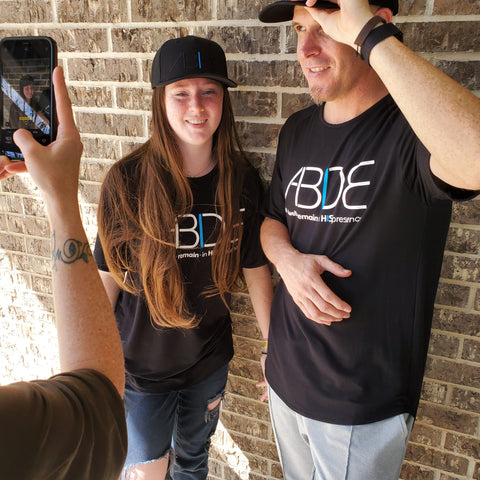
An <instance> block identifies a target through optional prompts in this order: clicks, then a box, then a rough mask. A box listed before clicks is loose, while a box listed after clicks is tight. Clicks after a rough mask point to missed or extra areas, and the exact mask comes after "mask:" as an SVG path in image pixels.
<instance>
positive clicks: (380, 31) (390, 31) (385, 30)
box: [361, 23, 403, 65]
mask: <svg viewBox="0 0 480 480" xmlns="http://www.w3.org/2000/svg"><path fill="white" fill-rule="evenodd" d="M392 36H393V37H397V38H398V39H399V40H400V41H401V42H402V41H403V33H402V32H401V31H400V30H399V29H398V28H397V27H396V26H395V25H394V24H393V23H386V24H385V25H380V26H379V27H377V28H374V29H373V30H372V31H371V32H370V34H369V35H368V37H367V38H366V39H365V41H364V42H363V45H362V50H361V56H362V58H363V59H364V60H365V61H366V62H367V63H368V64H369V65H370V61H369V59H370V52H371V51H372V48H373V47H374V46H375V45H377V44H378V43H380V42H382V41H383V40H385V39H386V38H388V37H392Z"/></svg>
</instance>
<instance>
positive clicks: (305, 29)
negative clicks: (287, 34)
mask: <svg viewBox="0 0 480 480" xmlns="http://www.w3.org/2000/svg"><path fill="white" fill-rule="evenodd" d="M293 27H294V29H295V31H296V32H297V56H298V60H299V61H300V65H301V67H302V70H303V74H304V75H305V77H306V79H307V81H308V86H309V88H310V95H311V97H312V99H313V101H314V102H315V103H321V102H332V101H335V100H338V99H341V98H345V96H347V95H350V94H351V93H352V91H353V88H354V86H355V84H356V83H357V81H358V78H359V76H360V75H361V73H362V70H363V69H364V68H365V65H366V64H365V62H363V60H361V59H360V58H359V57H356V56H355V52H354V50H353V49H352V48H350V47H349V46H348V45H344V44H342V43H338V42H336V41H335V40H333V39H332V38H330V37H329V36H328V35H326V34H325V33H324V32H323V30H322V27H321V26H320V25H319V24H318V23H317V22H316V21H315V20H314V19H313V17H312V16H311V15H310V14H309V13H308V11H307V9H306V8H305V7H295V11H294V15H293Z"/></svg>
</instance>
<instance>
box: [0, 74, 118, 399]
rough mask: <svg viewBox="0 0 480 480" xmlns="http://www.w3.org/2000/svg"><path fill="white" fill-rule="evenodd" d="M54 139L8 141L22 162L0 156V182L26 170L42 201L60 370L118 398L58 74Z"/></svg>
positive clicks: (111, 320) (114, 352)
mask: <svg viewBox="0 0 480 480" xmlns="http://www.w3.org/2000/svg"><path fill="white" fill-rule="evenodd" d="M53 84H54V89H55V98H56V106H57V113H58V134H57V139H56V141H55V142H53V143H52V144H51V145H49V146H47V147H42V146H41V145H40V144H39V143H37V142H36V141H35V140H34V139H33V137H32V135H31V133H30V132H28V131H27V130H18V131H17V132H15V134H14V141H15V143H16V144H17V145H18V146H19V147H20V149H21V151H22V153H23V155H24V157H25V162H9V161H8V159H7V158H6V157H0V179H1V178H6V177H8V176H11V175H13V174H15V173H21V172H25V171H28V172H29V173H30V175H31V177H32V178H33V180H34V181H35V183H36V184H37V186H38V187H39V189H40V191H41V193H42V196H43V199H44V201H45V205H46V209H47V214H48V219H49V221H50V228H51V232H52V270H53V273H52V280H53V297H54V305H55V315H56V325H57V330H58V341H59V349H60V364H61V370H62V371H63V372H65V371H71V370H75V369H83V368H88V369H93V370H96V371H98V372H100V373H102V374H104V375H105V376H106V377H108V378H109V379H110V380H111V381H112V383H113V384H114V385H115V387H116V389H117V390H118V392H119V393H120V395H122V394H123V389H124V384H125V373H124V363H123V353H122V347H121V342H120V336H119V333H118V329H117V325H116V322H115V317H114V315H113V310H112V307H111V305H110V301H109V299H108V296H107V294H106V292H105V289H104V288H103V285H102V282H101V280H100V276H99V274H98V271H97V267H96V265H95V262H94V260H93V256H92V253H91V250H90V247H89V244H88V240H87V237H86V234H85V231H84V229H83V225H82V221H81V217H80V210H79V205H78V176H79V166H80V157H81V154H82V148H83V147H82V143H81V141H80V135H79V133H78V130H77V128H76V126H75V122H74V118H73V113H72V109H71V103H70V99H69V97H68V92H67V88H66V85H65V80H64V78H63V72H62V70H61V69H60V68H56V69H55V71H54V73H53Z"/></svg>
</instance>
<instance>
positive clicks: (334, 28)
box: [292, 0, 391, 48]
mask: <svg viewBox="0 0 480 480" xmlns="http://www.w3.org/2000/svg"><path fill="white" fill-rule="evenodd" d="M292 1H296V0H292ZM329 1H330V2H331V3H335V4H337V5H338V6H339V7H340V9H339V10H337V9H335V10H326V9H318V8H307V11H308V12H309V13H310V15H311V16H312V17H313V18H314V19H315V20H316V21H317V22H318V23H319V24H320V26H321V27H322V30H323V31H324V32H325V33H326V34H327V35H328V36H329V37H331V38H333V39H334V40H336V41H337V42H340V43H345V44H347V45H350V46H351V47H352V48H355V40H356V38H357V36H358V34H359V33H360V31H361V30H362V28H363V27H364V26H365V24H366V23H367V22H368V21H369V20H370V18H372V17H373V13H372V10H371V8H370V5H369V3H368V0H329ZM316 3H317V0H307V3H306V6H307V7H313V6H314V5H315V4H316ZM384 10H385V13H386V9H384ZM378 14H381V13H377V15H378ZM382 16H383V15H382ZM385 19H386V20H387V21H390V20H391V14H390V15H389V16H386V17H385Z"/></svg>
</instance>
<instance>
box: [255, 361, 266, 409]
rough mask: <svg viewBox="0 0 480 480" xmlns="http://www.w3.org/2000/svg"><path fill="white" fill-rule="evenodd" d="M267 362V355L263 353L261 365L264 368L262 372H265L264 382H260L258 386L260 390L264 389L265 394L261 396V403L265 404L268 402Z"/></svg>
mask: <svg viewBox="0 0 480 480" xmlns="http://www.w3.org/2000/svg"><path fill="white" fill-rule="evenodd" d="M266 361H267V355H266V354H265V353H262V356H261V357H260V365H261V366H262V372H263V380H260V382H257V383H256V386H257V387H258V388H264V389H265V390H264V392H263V393H262V395H261V396H260V401H261V402H265V401H267V400H268V383H267V378H266V377H265V362H266Z"/></svg>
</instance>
